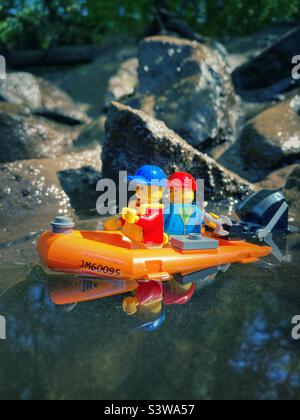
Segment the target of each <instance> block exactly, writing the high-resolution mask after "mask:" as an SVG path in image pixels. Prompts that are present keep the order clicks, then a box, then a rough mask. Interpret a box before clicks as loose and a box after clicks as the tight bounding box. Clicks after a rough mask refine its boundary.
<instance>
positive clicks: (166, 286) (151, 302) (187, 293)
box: [123, 280, 196, 315]
mask: <svg viewBox="0 0 300 420" xmlns="http://www.w3.org/2000/svg"><path fill="white" fill-rule="evenodd" d="M195 290H196V286H195V285H194V284H192V283H189V284H186V285H182V284H180V283H179V282H178V281H176V280H171V281H169V282H165V283H163V284H162V283H161V282H158V281H146V282H140V283H139V286H138V288H137V290H136V292H135V296H132V297H127V298H125V299H124V301H123V310H124V312H126V313H127V315H134V314H136V313H137V312H139V313H142V312H143V313H151V314H159V313H160V312H161V311H162V304H163V303H164V304H165V305H184V304H185V303H187V302H189V300H190V299H191V298H192V297H193V295H194V292H195Z"/></svg>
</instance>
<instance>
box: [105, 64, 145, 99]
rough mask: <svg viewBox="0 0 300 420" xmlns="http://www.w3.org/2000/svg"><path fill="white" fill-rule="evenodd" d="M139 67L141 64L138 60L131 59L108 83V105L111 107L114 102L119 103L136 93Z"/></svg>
mask: <svg viewBox="0 0 300 420" xmlns="http://www.w3.org/2000/svg"><path fill="white" fill-rule="evenodd" d="M138 66H139V62H138V59H137V58H129V59H128V60H126V61H124V62H123V63H122V64H121V66H120V68H119V70H118V71H117V72H116V74H114V75H113V76H112V77H111V78H110V80H109V82H108V91H107V95H106V105H109V104H110V102H112V101H119V100H120V99H123V98H125V97H126V96H130V95H132V94H133V93H134V91H135V89H136V87H137V85H138V82H139V79H138Z"/></svg>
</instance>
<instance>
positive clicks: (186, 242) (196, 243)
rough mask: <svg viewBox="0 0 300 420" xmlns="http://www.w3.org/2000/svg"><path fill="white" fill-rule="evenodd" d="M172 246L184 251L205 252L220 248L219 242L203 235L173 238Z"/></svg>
mask: <svg viewBox="0 0 300 420" xmlns="http://www.w3.org/2000/svg"><path fill="white" fill-rule="evenodd" d="M171 245H172V246H173V247H174V248H177V249H181V250H183V251H201V250H203V251H204V250H209V249H217V248H219V241H216V240H215V239H211V238H207V237H204V236H201V235H191V236H190V237H187V236H172V237H171Z"/></svg>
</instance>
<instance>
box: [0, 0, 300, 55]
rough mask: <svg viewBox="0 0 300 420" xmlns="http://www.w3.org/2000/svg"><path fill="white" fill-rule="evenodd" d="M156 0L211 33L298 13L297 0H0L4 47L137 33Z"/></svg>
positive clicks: (238, 31) (248, 28)
mask: <svg viewBox="0 0 300 420" xmlns="http://www.w3.org/2000/svg"><path fill="white" fill-rule="evenodd" d="M158 4H160V5H163V7H164V8H165V9H166V10H168V11H169V12H171V13H174V14H176V16H178V18H180V19H181V20H183V21H185V22H186V23H188V24H189V25H190V26H191V27H192V28H193V29H194V30H196V31H198V32H200V33H203V34H207V35H210V36H220V35H227V34H229V35H235V34H245V33H249V32H254V31H256V30H259V29H260V28H262V27H264V26H266V25H268V24H270V23H273V22H278V21H288V20H293V19H297V18H299V17H300V12H299V9H300V0H252V1H249V0H247V1H246V0H185V1H184V0H113V1H109V0H2V1H1V4H0V43H1V44H2V48H8V49H13V48H14V49H21V48H45V49H47V48H49V47H51V46H52V45H70V44H75V45H77V44H92V43H98V42H101V40H102V39H103V38H104V37H106V36H108V35H114V34H123V35H124V36H126V35H127V34H130V35H134V36H141V35H142V34H143V33H144V32H145V31H146V30H147V28H148V27H150V25H151V22H153V19H154V16H155V10H156V6H157V5H158Z"/></svg>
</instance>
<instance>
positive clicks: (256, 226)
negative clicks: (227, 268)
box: [228, 190, 289, 241]
mask: <svg viewBox="0 0 300 420" xmlns="http://www.w3.org/2000/svg"><path fill="white" fill-rule="evenodd" d="M236 213H237V215H238V216H239V218H240V220H241V222H234V223H233V226H232V227H230V228H229V227H228V231H229V232H230V234H229V239H231V240H232V239H237V238H240V239H246V240H249V239H250V240H251V239H252V240H255V239H259V240H261V241H262V240H264V239H265V238H266V237H268V236H269V235H270V234H274V235H277V236H280V235H287V234H288V233H289V226H288V220H289V206H288V204H287V202H286V200H285V197H284V194H283V193H282V192H280V191H270V190H262V191H260V192H258V193H255V194H253V195H251V196H250V197H248V198H247V199H246V200H245V201H243V202H242V203H241V204H239V205H238V207H237V208H236Z"/></svg>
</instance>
